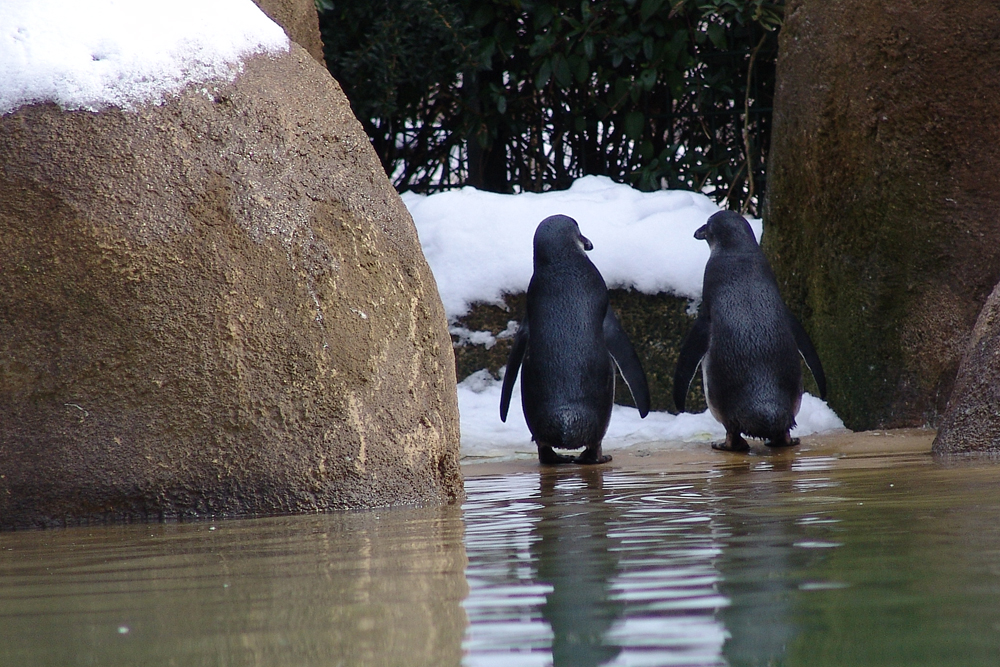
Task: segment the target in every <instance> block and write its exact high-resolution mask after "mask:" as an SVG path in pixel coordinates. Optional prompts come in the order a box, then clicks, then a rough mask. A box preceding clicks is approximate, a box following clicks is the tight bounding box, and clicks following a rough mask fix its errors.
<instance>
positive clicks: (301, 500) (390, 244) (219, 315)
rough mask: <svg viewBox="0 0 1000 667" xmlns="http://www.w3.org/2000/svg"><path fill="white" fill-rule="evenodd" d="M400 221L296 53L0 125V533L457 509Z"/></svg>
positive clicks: (424, 280)
mask: <svg viewBox="0 0 1000 667" xmlns="http://www.w3.org/2000/svg"><path fill="white" fill-rule="evenodd" d="M454 374H455V370H454V359H453V356H452V350H451V345H450V338H449V336H448V330H447V324H446V320H445V317H444V312H443V309H442V307H441V303H440V300H439V297H438V295H437V290H436V286H435V283H434V279H433V277H432V275H431V273H430V270H429V269H428V267H427V265H426V263H425V261H424V259H423V256H422V254H421V250H420V246H419V244H418V242H417V237H416V233H415V230H414V228H413V224H412V221H411V220H410V217H409V215H408V213H407V212H406V210H405V208H404V207H403V205H402V203H401V201H400V200H399V198H398V196H397V195H396V193H395V192H394V191H393V189H392V187H391V186H390V185H389V182H388V181H387V179H386V177H385V174H384V173H383V171H382V168H381V166H380V164H379V162H378V159H377V157H376V156H375V154H374V152H373V151H372V149H371V147H370V145H369V143H368V140H367V138H366V137H365V136H364V134H363V132H362V129H361V126H360V124H359V123H358V122H357V121H356V120H355V119H354V117H353V116H352V115H351V111H350V107H349V105H348V102H347V100H346V98H345V97H344V95H343V94H342V92H341V90H340V88H339V87H338V86H337V84H336V82H335V81H333V80H332V79H331V78H330V76H329V75H328V74H327V72H326V71H325V70H324V69H323V68H322V67H321V66H320V65H318V64H317V63H316V62H315V61H314V60H313V59H312V58H311V57H310V56H309V55H308V54H307V53H306V52H305V51H304V50H302V49H301V48H298V47H295V46H293V48H292V50H291V52H290V53H288V54H287V55H283V56H280V57H273V58H272V57H265V56H257V57H254V58H252V59H250V60H249V61H247V62H246V63H245V64H244V68H243V72H242V74H241V75H240V76H239V77H238V78H237V79H236V80H235V82H233V83H219V84H217V85H206V86H196V87H192V88H191V89H189V90H187V91H186V92H183V93H181V94H179V95H178V96H176V97H173V98H170V99H168V100H167V101H166V102H165V103H164V104H163V105H162V106H144V107H141V108H139V109H138V110H136V111H122V110H116V109H108V110H105V111H102V112H100V113H92V112H87V111H74V112H64V111H61V110H60V109H59V108H58V107H56V106H54V105H52V104H36V105H33V106H27V107H22V108H21V109H19V110H18V111H16V112H14V113H11V114H8V115H6V116H4V117H2V118H0V527H12V526H26V525H49V524H62V523H76V522H81V521H94V520H97V521H101V520H117V519H157V518H162V517H185V516H203V515H228V514H241V515H246V514H255V513H275V512H293V511H315V510H324V509H329V508H339V507H363V506H375V505H386V504H392V503H438V502H444V501H454V500H456V499H457V498H460V497H461V494H462V480H461V474H460V471H459V467H458V440H459V434H458V412H457V402H456V397H455V385H454V377H455V375H454Z"/></svg>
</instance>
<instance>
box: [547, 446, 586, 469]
mask: <svg viewBox="0 0 1000 667" xmlns="http://www.w3.org/2000/svg"><path fill="white" fill-rule="evenodd" d="M584 454H586V452H584ZM580 456H583V454H581V455H580ZM577 458H578V457H576V456H567V455H566V454H556V452H555V450H554V449H552V448H551V447H549V446H548V445H538V462H539V463H545V464H547V465H557V464H560V463H578V461H577Z"/></svg>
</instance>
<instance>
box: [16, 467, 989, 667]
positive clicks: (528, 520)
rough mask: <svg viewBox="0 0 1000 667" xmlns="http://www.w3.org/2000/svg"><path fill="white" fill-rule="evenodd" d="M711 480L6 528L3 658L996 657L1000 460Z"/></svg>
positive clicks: (490, 481) (575, 484)
mask: <svg viewBox="0 0 1000 667" xmlns="http://www.w3.org/2000/svg"><path fill="white" fill-rule="evenodd" d="M718 461H719V463H717V464H714V466H708V467H707V469H706V467H699V468H698V469H697V470H691V469H683V468H678V467H674V468H671V469H670V470H666V471H665V470H659V471H657V470H653V471H649V472H644V473H640V472H623V471H621V470H616V469H614V468H613V467H610V466H605V467H600V468H584V469H580V468H565V469H557V470H546V471H538V472H533V473H521V474H512V475H504V476H494V477H475V476H471V477H469V478H468V479H467V492H468V501H467V502H466V504H465V506H464V508H462V509H461V510H460V509H459V508H454V507H453V508H441V509H396V510H383V511H378V512H344V513H335V514H329V515H320V516H306V517H286V518H275V519H259V520H252V521H223V522H218V523H213V524H208V523H198V524H180V525H178V524H173V525H151V526H121V527H106V528H83V529H69V530H51V531H29V532H24V533H0V665H3V666H6V665H32V666H35V665H40V666H42V667H48V666H50V665H52V666H55V665H59V666H63V665H69V666H75V665H110V666H112V667H114V666H116V665H153V666H156V665H181V666H185V667H187V666H189V665H190V666H199V665H227V666H235V667H241V666H244V665H246V666H256V665H267V666H268V667H271V666H277V667H281V666H283V665H288V666H291V665H296V666H299V665H301V666H304V667H312V666H316V667H333V666H335V665H372V666H375V665H378V666H381V665H388V666H394V665H401V666H402V665H407V666H409V665H418V666H419V665H428V666H430V665H434V666H438V665H442V666H445V667H450V666H453V665H458V664H466V665H469V666H475V667H479V666H480V665H488V666H491V667H492V666H494V665H495V666H496V667H520V666H522V665H529V666H535V665H537V666H539V667H543V666H548V665H551V666H553V667H554V666H555V665H574V666H577V665H580V666H585V665H613V666H625V665H628V666H645V665H648V666H650V667H654V666H655V667H662V666H668V665H677V666H687V667H724V666H725V667H743V666H751V665H809V667H843V666H844V665H851V667H889V666H893V667H895V666H896V665H907V667H939V666H940V665H963V666H965V665H969V666H979V665H983V666H986V665H990V666H991V667H992V666H993V665H995V664H997V656H998V655H1000V566H998V563H1000V485H998V484H997V479H998V477H1000V466H996V465H989V464H984V463H979V464H975V465H972V464H968V465H956V466H954V467H945V466H941V465H938V464H936V463H934V462H933V461H932V460H931V459H930V457H927V456H919V457H914V456H910V457H897V458H893V457H892V456H872V455H865V456H863V457H854V458H851V457H847V458H844V459H841V458H838V457H822V456H809V455H803V454H802V453H801V452H785V453H775V454H763V455H762V454H760V453H757V454H754V455H752V456H746V457H731V456H720V457H719V458H718ZM463 539H464V541H465V547H464V548H463ZM466 556H467V557H468V560H466ZM466 582H468V583H466Z"/></svg>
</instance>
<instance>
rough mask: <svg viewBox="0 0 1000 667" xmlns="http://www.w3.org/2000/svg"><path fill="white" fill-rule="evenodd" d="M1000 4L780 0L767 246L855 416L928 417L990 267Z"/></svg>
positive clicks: (992, 276)
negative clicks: (783, 0)
mask: <svg viewBox="0 0 1000 667" xmlns="http://www.w3.org/2000/svg"><path fill="white" fill-rule="evenodd" d="M998 39H1000V6H998V5H996V4H995V3H984V2H979V1H977V0H957V1H956V2H950V3H913V2H905V1H903V0H790V2H789V3H788V5H787V9H786V20H785V25H784V27H783V29H782V33H781V44H780V53H779V58H778V65H777V77H778V80H777V88H776V94H775V105H774V106H775V109H774V132H773V141H772V146H771V157H770V167H769V172H768V203H767V208H766V211H765V233H764V249H765V251H766V253H767V254H768V257H769V259H770V262H771V265H772V266H773V268H774V271H775V274H776V275H777V278H778V282H779V285H780V286H781V289H782V294H783V296H784V297H785V299H786V301H787V302H788V304H789V306H790V307H791V308H792V310H793V311H794V312H795V313H796V314H797V315H798V316H799V317H800V319H801V320H802V322H803V324H804V326H805V328H806V329H807V330H808V332H809V334H810V336H811V337H812V339H813V341H814V342H815V344H816V348H817V350H818V352H819V355H820V357H821V358H822V360H823V365H824V367H825V369H826V374H827V378H828V379H829V384H830V390H829V391H830V405H831V407H832V408H833V409H834V410H835V411H836V412H837V414H838V415H840V416H841V417H842V418H843V419H844V422H845V423H846V425H847V426H848V427H849V428H852V429H866V428H875V427H878V428H885V427H897V426H916V425H923V424H931V425H933V424H935V423H936V422H937V420H938V418H939V415H940V413H941V411H942V410H943V409H944V407H945V404H946V402H947V400H948V397H949V395H950V394H951V388H952V383H953V382H954V378H955V373H956V370H957V368H958V364H959V362H960V360H961V358H962V355H963V352H964V351H965V349H966V347H967V341H968V334H969V331H970V330H971V328H972V326H973V323H974V322H975V319H976V315H977V313H978V312H979V310H980V308H981V307H982V304H983V303H984V301H985V300H986V297H987V295H989V293H990V291H991V290H992V288H993V286H994V285H995V284H996V283H997V281H998V280H1000V224H998V223H1000V78H998V77H995V76H990V75H988V74H987V73H988V72H995V71H998V70H1000V50H998V49H997V48H996V44H997V40H998Z"/></svg>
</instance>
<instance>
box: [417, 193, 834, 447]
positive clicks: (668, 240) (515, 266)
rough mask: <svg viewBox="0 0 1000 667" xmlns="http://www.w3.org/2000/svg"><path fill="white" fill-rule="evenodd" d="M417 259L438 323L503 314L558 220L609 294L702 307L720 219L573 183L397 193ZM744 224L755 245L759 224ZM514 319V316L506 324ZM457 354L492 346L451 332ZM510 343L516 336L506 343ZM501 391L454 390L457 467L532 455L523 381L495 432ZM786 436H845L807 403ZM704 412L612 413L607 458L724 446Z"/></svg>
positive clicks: (682, 205)
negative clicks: (587, 246)
mask: <svg viewBox="0 0 1000 667" xmlns="http://www.w3.org/2000/svg"><path fill="white" fill-rule="evenodd" d="M402 196H403V202H404V203H405V204H406V206H407V208H408V209H409V211H410V214H411V215H412V216H413V220H414V222H415V224H416V226H417V233H418V234H419V236H420V244H421V246H422V247H423V251H424V256H425V257H426V258H427V261H428V263H429V264H430V266H431V270H432V272H433V273H434V278H435V280H436V281H437V284H438V289H439V291H440V293H441V299H442V301H443V302H444V306H445V312H446V313H447V315H448V318H449V320H450V321H452V322H453V323H454V322H455V320H456V319H457V318H459V317H461V316H462V315H464V314H466V313H467V312H468V310H469V307H470V306H471V305H472V304H473V303H476V302H492V303H499V302H500V300H501V298H502V295H503V294H504V293H505V292H523V291H525V290H526V289H527V288H528V281H529V279H530V278H531V272H532V261H531V254H532V237H533V236H534V233H535V228H536V227H537V226H538V223H539V222H541V221H542V220H543V219H544V218H546V217H548V216H550V215H555V214H558V213H561V214H564V215H568V216H570V217H572V218H574V219H576V221H577V222H578V223H580V230H581V231H582V232H583V234H584V236H586V237H587V238H589V239H590V240H591V241H592V242H593V244H594V249H593V250H592V251H591V252H590V253H588V254H589V256H590V258H591V260H592V261H593V262H594V264H595V265H596V266H597V268H598V269H600V271H601V274H602V275H603V276H604V279H605V281H606V282H607V283H608V286H609V287H632V288H634V289H636V290H638V291H640V292H644V293H656V292H660V291H664V292H669V293H672V294H675V295H677V296H681V297H686V298H688V299H691V300H692V301H695V300H698V299H700V298H701V284H702V277H703V274H704V271H705V262H707V261H708V254H709V252H708V244H707V243H705V242H704V241H698V240H696V239H695V238H694V232H695V230H696V229H698V227H700V226H701V225H703V224H705V222H706V220H708V218H709V216H711V215H712V214H713V213H716V212H717V211H719V210H720V209H719V207H718V206H716V205H715V203H713V202H712V200H710V199H709V198H708V197H705V196H704V195H701V194H697V193H693V192H685V191H667V190H665V191H659V192H650V193H644V192H639V191H637V190H634V189H632V188H631V187H629V186H627V185H621V184H617V183H615V182H613V181H612V180H611V179H609V178H606V177H599V176H587V177H584V178H581V179H579V180H577V181H576V182H575V183H574V184H573V186H572V187H571V188H570V189H569V190H565V191H561V192H547V193H542V194H534V193H525V194H519V195H500V194H494V193H490V192H480V191H478V190H476V189H474V188H469V187H466V188H462V189H461V190H454V191H450V192H443V193H440V194H435V195H430V196H425V195H417V194H413V193H403V195H402ZM750 225H751V227H752V228H753V230H754V233H755V234H756V235H757V238H758V240H759V239H760V236H761V222H760V220H751V221H750ZM518 317H520V313H511V318H512V319H517V318H518ZM453 333H456V334H458V335H459V336H460V337H461V338H462V342H463V344H486V345H489V346H492V345H493V344H494V343H495V339H494V337H493V336H492V335H490V334H488V333H484V332H472V331H469V330H468V329H464V328H461V327H457V326H453ZM504 333H505V335H510V334H511V333H513V331H508V332H504ZM500 386H501V385H500V382H499V381H498V380H494V379H493V378H492V377H491V376H490V374H489V372H488V371H485V370H483V371H479V372H477V373H474V374H473V375H471V376H470V377H468V378H466V379H465V380H463V381H462V382H460V383H459V385H458V405H459V412H460V413H461V428H462V450H461V453H462V456H463V457H465V458H466V460H469V459H470V458H473V459H475V458H479V457H485V458H496V457H500V458H511V457H529V458H533V457H535V456H536V450H535V446H534V443H532V442H531V434H530V433H529V431H528V427H527V425H526V424H525V422H524V415H523V414H522V412H521V401H520V380H518V382H517V383H515V385H514V392H513V396H512V398H511V407H510V411H509V413H508V415H507V422H506V423H503V422H501V421H500V409H499V405H500ZM796 421H797V422H798V427H797V428H796V429H794V430H793V431H792V435H793V436H796V437H797V436H803V435H810V434H813V433H824V432H828V431H835V430H841V429H843V428H844V424H843V422H842V421H841V420H840V418H839V417H837V415H836V414H834V412H833V411H832V410H831V409H830V408H829V407H828V406H827V404H826V403H825V402H824V401H822V400H820V399H819V398H816V397H814V396H811V395H809V394H806V395H804V396H803V397H802V407H801V409H800V411H799V414H798V416H797V417H796ZM725 433H726V432H725V429H724V428H723V427H722V425H721V424H720V423H719V422H717V421H716V420H715V418H714V417H712V415H711V413H709V412H707V411H706V412H703V413H701V414H691V413H684V414H680V415H672V414H669V413H666V412H652V413H650V414H649V415H648V416H647V417H646V418H645V419H640V418H639V413H638V411H637V410H635V409H634V408H630V407H625V406H620V405H616V406H615V408H614V412H613V414H612V416H611V426H610V427H609V428H608V433H607V436H605V439H604V449H605V450H609V451H613V450H615V449H621V448H622V447H628V446H630V445H635V444H638V443H651V442H665V441H672V442H678V441H684V442H697V441H701V442H708V441H711V440H719V439H722V438H724V437H725Z"/></svg>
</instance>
